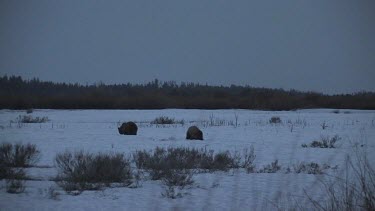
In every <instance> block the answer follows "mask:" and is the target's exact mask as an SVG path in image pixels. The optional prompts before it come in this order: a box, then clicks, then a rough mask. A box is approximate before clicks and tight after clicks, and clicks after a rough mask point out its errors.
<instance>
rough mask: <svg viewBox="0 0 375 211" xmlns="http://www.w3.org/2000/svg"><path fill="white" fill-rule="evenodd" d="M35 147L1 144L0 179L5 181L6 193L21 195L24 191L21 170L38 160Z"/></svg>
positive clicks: (22, 172) (23, 172)
mask: <svg viewBox="0 0 375 211" xmlns="http://www.w3.org/2000/svg"><path fill="white" fill-rule="evenodd" d="M39 155H40V152H39V150H38V149H37V148H36V145H32V144H26V145H23V144H10V143H3V144H1V146H0V179H6V186H5V187H6V191H7V192H8V193H22V192H24V190H25V185H24V181H22V180H24V179H27V177H26V173H25V171H24V170H23V169H22V168H25V167H31V166H32V165H34V164H35V163H36V162H37V161H38V160H39Z"/></svg>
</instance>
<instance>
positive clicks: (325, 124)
mask: <svg viewBox="0 0 375 211" xmlns="http://www.w3.org/2000/svg"><path fill="white" fill-rule="evenodd" d="M320 126H321V127H322V129H323V130H325V129H326V128H327V127H328V125H327V123H326V122H325V121H324V122H323V123H322V124H321V125H320Z"/></svg>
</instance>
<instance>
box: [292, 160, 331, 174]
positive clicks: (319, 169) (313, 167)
mask: <svg viewBox="0 0 375 211" xmlns="http://www.w3.org/2000/svg"><path fill="white" fill-rule="evenodd" d="M329 168H330V166H328V165H323V166H320V165H319V164H318V163H314V162H311V163H305V162H300V163H297V164H295V165H293V169H294V172H295V173H297V174H299V173H306V174H323V172H324V170H326V169H329Z"/></svg>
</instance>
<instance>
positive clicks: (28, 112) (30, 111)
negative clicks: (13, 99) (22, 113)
mask: <svg viewBox="0 0 375 211" xmlns="http://www.w3.org/2000/svg"><path fill="white" fill-rule="evenodd" d="M33 111H34V110H33V109H32V108H29V109H26V113H27V114H31V113H33Z"/></svg>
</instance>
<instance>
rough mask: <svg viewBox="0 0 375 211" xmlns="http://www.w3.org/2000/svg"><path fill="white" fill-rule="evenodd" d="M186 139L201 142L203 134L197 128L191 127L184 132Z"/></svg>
mask: <svg viewBox="0 0 375 211" xmlns="http://www.w3.org/2000/svg"><path fill="white" fill-rule="evenodd" d="M186 139H189V140H203V133H202V131H201V130H199V128H198V127H197V126H191V127H189V129H188V130H187V132H186Z"/></svg>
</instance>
